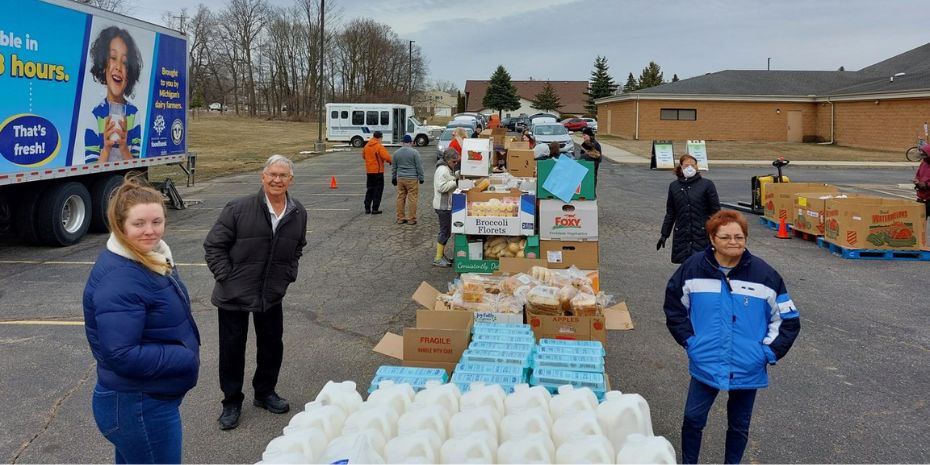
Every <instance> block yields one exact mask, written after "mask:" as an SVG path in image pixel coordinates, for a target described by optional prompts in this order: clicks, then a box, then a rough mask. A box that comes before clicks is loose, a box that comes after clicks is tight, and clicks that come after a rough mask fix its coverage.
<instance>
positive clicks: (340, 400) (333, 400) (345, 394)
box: [314, 381, 362, 416]
mask: <svg viewBox="0 0 930 465" xmlns="http://www.w3.org/2000/svg"><path fill="white" fill-rule="evenodd" d="M355 387H356V386H355V381H343V382H341V383H337V382H335V381H327V382H326V384H325V385H324V386H323V389H321V390H320V393H319V394H317V395H316V399H314V400H316V401H317V402H322V403H323V404H324V405H327V404H331V405H335V406H337V407H339V408H341V409H342V411H343V412H345V414H346V416H349V415H351V414H352V413H354V412H355V411H356V410H358V409H359V407H361V406H362V395H361V394H359V393H358V390H357V389H356V388H355Z"/></svg>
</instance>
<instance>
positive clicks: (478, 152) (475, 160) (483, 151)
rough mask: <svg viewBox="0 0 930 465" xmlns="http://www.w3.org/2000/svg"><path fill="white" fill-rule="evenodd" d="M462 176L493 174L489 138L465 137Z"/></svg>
mask: <svg viewBox="0 0 930 465" xmlns="http://www.w3.org/2000/svg"><path fill="white" fill-rule="evenodd" d="M459 169H460V171H461V173H462V176H487V175H489V174H491V142H490V140H489V139H465V140H464V141H462V166H461V167H460V168H459Z"/></svg>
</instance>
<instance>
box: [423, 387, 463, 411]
mask: <svg viewBox="0 0 930 465" xmlns="http://www.w3.org/2000/svg"><path fill="white" fill-rule="evenodd" d="M460 397H462V393H461V392H459V388H458V386H456V385H455V384H452V383H445V384H443V383H440V382H438V381H427V383H426V388H425V389H423V390H422V391H420V392H418V393H417V394H416V398H415V399H414V400H413V403H414V404H415V405H416V406H425V407H429V408H435V407H436V406H437V405H438V406H441V407H442V408H443V409H445V410H446V412H447V413H448V414H449V416H450V417H451V416H452V415H455V414H456V413H458V411H459V398H460Z"/></svg>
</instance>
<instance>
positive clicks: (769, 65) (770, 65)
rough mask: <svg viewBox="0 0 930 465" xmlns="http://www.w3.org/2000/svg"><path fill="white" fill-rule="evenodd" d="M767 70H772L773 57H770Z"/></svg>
mask: <svg viewBox="0 0 930 465" xmlns="http://www.w3.org/2000/svg"><path fill="white" fill-rule="evenodd" d="M765 70H766V71H771V70H772V58H771V57H769V60H768V64H766V65H765Z"/></svg>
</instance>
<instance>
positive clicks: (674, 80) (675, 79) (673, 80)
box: [672, 74, 678, 82]
mask: <svg viewBox="0 0 930 465" xmlns="http://www.w3.org/2000/svg"><path fill="white" fill-rule="evenodd" d="M672 82H678V75H677V74H673V75H672Z"/></svg>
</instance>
